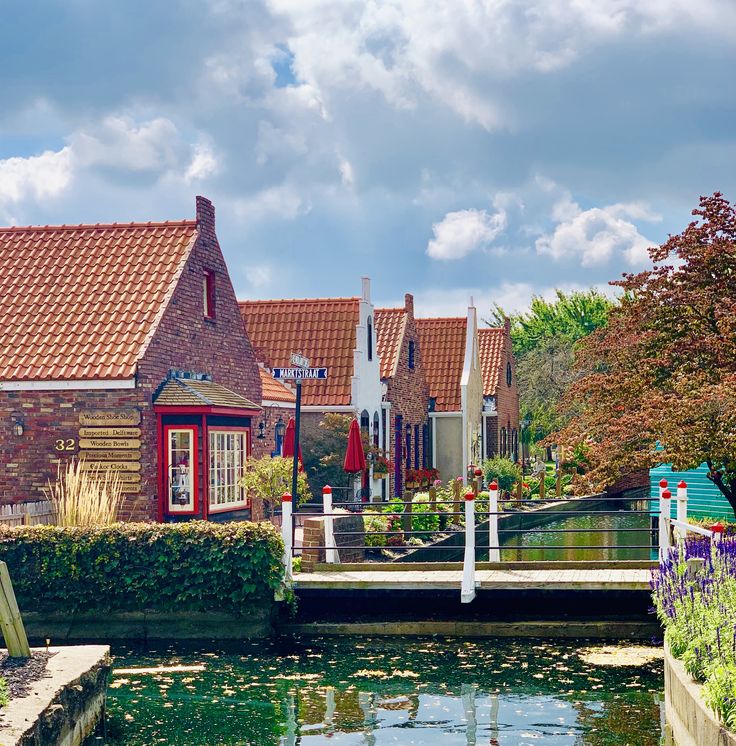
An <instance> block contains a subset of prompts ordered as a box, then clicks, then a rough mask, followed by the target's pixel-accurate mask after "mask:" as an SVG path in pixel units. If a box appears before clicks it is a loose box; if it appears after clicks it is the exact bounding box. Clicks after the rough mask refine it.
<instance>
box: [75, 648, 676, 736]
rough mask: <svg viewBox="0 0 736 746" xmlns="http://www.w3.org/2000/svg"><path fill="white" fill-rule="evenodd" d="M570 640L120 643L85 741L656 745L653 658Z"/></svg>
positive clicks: (657, 681) (657, 676)
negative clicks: (98, 720) (190, 669)
mask: <svg viewBox="0 0 736 746" xmlns="http://www.w3.org/2000/svg"><path fill="white" fill-rule="evenodd" d="M579 652H580V651H579V648H578V646H576V645H574V644H571V643H562V644H558V643H552V642H544V641H518V642H514V641H498V640H486V641H468V640H457V639H435V638H433V639H425V640H423V639H409V638H402V639H357V638H356V639H352V640H346V639H341V640H334V641H333V640H314V639H313V640H296V641H293V642H290V643H288V644H286V646H284V645H283V644H282V645H274V644H272V643H259V644H258V645H252V646H249V647H248V648H247V649H245V650H244V649H242V648H241V649H239V650H237V651H230V652H227V653H225V652H223V653H213V652H211V651H198V650H191V651H189V652H184V651H182V650H181V649H171V650H167V651H151V652H147V653H145V654H134V653H126V654H125V655H123V656H122V657H120V658H118V659H116V665H117V666H125V667H126V668H135V667H136V666H151V665H152V664H153V663H156V664H157V665H181V664H187V663H192V662H198V663H201V662H204V663H205V664H206V669H205V671H204V672H201V673H198V674H192V675H185V674H177V673H169V674H167V673H162V674H156V675H150V674H147V675H144V674H141V675H136V674H125V675H124V676H119V677H115V678H114V680H113V682H112V685H111V689H110V692H109V700H108V709H109V713H110V718H109V722H108V735H107V736H105V737H102V736H98V737H97V738H96V739H94V740H92V741H90V743H91V744H97V745H99V744H103V743H104V744H110V746H112V745H113V744H115V745H117V744H128V745H129V746H143V744H146V745H148V744H153V743H167V744H177V746H204V745H205V744H206V745H207V746H217V745H218V744H254V745H255V744H257V745H258V746H261V745H265V746H270V745H271V744H273V745H274V746H276V744H283V745H284V746H318V745H319V746H322V745H323V744H361V745H366V746H383V745H384V744H407V745H410V744H423V745H426V746H435V745H436V746H454V745H455V744H459V745H462V746H467V744H497V745H498V746H515V745H521V744H533V743H534V744H536V743H540V742H542V743H545V744H570V745H573V744H575V745H577V744H586V746H608V745H609V744H611V745H612V744H616V746H624V745H625V744H632V745H635V746H650V745H651V746H655V744H658V740H659V735H658V734H659V731H660V724H659V706H658V704H657V702H656V701H655V697H656V696H657V695H658V692H659V689H660V685H661V662H660V661H658V660H656V661H650V662H648V663H646V664H645V665H643V666H639V667H632V666H627V667H619V668H615V667H614V668H611V667H602V666H596V665H592V664H590V663H587V662H585V661H584V660H583V659H582V658H581V657H580V656H579V654H578V653H579Z"/></svg>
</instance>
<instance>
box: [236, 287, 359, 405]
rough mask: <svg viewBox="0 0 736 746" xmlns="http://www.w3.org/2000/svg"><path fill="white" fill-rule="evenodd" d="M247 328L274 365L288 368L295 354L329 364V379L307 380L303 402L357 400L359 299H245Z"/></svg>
mask: <svg viewBox="0 0 736 746" xmlns="http://www.w3.org/2000/svg"><path fill="white" fill-rule="evenodd" d="M240 312H241V314H242V315H243V321H244V322H245V328H246V331H247V332H248V336H249V337H250V341H251V344H252V345H253V348H254V350H255V353H256V358H257V360H258V361H259V362H261V363H263V364H264V365H265V366H266V367H268V368H288V367H290V366H289V355H290V354H291V353H292V352H297V353H300V354H302V355H305V356H306V357H308V358H309V360H310V362H311V364H312V366H313V367H315V368H321V367H325V368H327V369H328V370H327V380H325V381H318V380H310V381H305V382H304V384H303V386H302V404H304V405H306V406H310V405H311V406H320V407H330V406H344V405H349V404H350V403H351V401H350V400H351V398H352V385H351V384H352V377H353V350H354V349H355V334H356V327H357V325H358V320H359V318H360V299H359V298H310V299H306V300H292V299H289V300H262V301H240Z"/></svg>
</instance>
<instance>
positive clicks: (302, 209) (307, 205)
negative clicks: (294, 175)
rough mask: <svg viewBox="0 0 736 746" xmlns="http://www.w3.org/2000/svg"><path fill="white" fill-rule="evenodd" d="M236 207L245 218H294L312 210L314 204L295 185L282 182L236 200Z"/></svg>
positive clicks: (241, 216) (239, 214)
mask: <svg viewBox="0 0 736 746" xmlns="http://www.w3.org/2000/svg"><path fill="white" fill-rule="evenodd" d="M234 208H235V212H236V213H237V215H238V216H239V217H240V218H241V219H243V220H262V219H266V218H276V219H277V220H278V219H282V220H294V218H297V217H299V216H300V215H306V214H307V213H308V212H310V211H311V209H312V204H311V202H309V201H308V200H306V199H304V198H303V197H302V196H301V194H300V193H299V191H298V189H297V188H296V187H294V186H293V185H291V184H281V185H279V186H275V187H268V188H267V189H263V190H261V191H260V192H258V193H256V194H254V195H252V196H250V197H245V198H242V199H238V200H236V201H235V203H234Z"/></svg>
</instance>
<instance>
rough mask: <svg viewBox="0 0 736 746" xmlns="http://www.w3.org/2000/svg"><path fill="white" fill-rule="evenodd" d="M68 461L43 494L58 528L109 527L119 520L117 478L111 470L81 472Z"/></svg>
mask: <svg viewBox="0 0 736 746" xmlns="http://www.w3.org/2000/svg"><path fill="white" fill-rule="evenodd" d="M82 467H83V462H81V461H77V460H75V459H71V460H70V461H69V462H68V463H66V464H64V465H62V463H61V461H60V462H59V465H58V467H57V470H56V481H54V482H52V481H51V480H49V482H48V487H46V488H44V494H45V495H46V498H47V499H48V500H49V502H50V503H51V505H52V506H53V509H54V514H55V519H56V525H57V526H109V525H111V524H113V523H116V522H117V520H118V512H119V511H120V506H121V504H122V501H123V484H122V482H121V481H120V475H119V474H118V473H117V472H114V471H110V470H100V469H99V468H98V467H93V468H91V469H89V470H85V469H83V468H82Z"/></svg>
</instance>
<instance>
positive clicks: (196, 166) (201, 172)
mask: <svg viewBox="0 0 736 746" xmlns="http://www.w3.org/2000/svg"><path fill="white" fill-rule="evenodd" d="M218 166H219V164H218V163H217V158H216V157H215V154H214V152H213V150H212V148H211V147H210V146H209V145H208V144H207V143H205V142H199V143H196V144H195V145H194V146H192V160H191V162H190V163H189V166H188V167H187V170H186V173H185V174H184V180H185V181H186V182H187V183H190V182H192V181H198V180H200V179H206V178H207V177H208V176H212V174H214V173H216V172H217V169H218Z"/></svg>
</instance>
